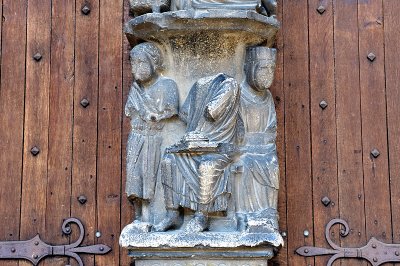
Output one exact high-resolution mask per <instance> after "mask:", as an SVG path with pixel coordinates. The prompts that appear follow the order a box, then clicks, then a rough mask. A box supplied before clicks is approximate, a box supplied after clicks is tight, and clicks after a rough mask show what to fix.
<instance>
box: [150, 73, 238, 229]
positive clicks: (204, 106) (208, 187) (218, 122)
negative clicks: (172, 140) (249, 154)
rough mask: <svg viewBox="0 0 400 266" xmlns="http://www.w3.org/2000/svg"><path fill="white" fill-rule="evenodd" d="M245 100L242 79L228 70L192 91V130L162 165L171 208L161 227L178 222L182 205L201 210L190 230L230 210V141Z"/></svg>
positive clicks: (188, 113)
mask: <svg viewBox="0 0 400 266" xmlns="http://www.w3.org/2000/svg"><path fill="white" fill-rule="evenodd" d="M239 101H240V93H239V85H238V83H237V82H236V80H235V79H233V78H231V77H229V76H227V75H225V74H218V75H216V76H212V77H208V78H203V79H200V80H199V81H197V82H196V83H195V84H194V86H193V87H192V89H191V90H190V92H189V95H188V98H187V99H186V101H185V103H184V105H183V107H182V109H181V112H180V118H181V119H182V120H183V121H184V122H185V123H186V125H187V127H186V132H187V133H186V135H185V136H184V137H183V139H182V140H181V142H180V143H178V144H176V145H174V146H172V147H170V148H169V149H168V150H167V152H168V153H169V154H167V155H166V157H165V159H164V161H163V165H162V168H161V169H162V176H163V183H164V189H165V200H166V206H167V211H168V212H167V217H166V218H165V219H164V220H163V221H162V222H161V223H159V224H158V225H156V226H155V230H156V231H165V230H167V229H169V228H171V227H173V226H174V225H176V220H177V216H178V208H179V207H185V208H188V209H191V210H193V211H195V215H194V217H193V218H192V220H190V221H189V223H188V225H187V227H186V230H188V231H190V232H201V231H203V230H205V229H206V228H207V226H208V225H207V220H208V213H210V212H219V211H226V210H227V206H228V189H227V184H228V179H229V172H228V171H225V170H226V168H227V166H228V165H229V164H230V162H231V161H232V160H231V156H230V154H229V149H228V148H227V146H226V145H228V146H229V143H232V142H234V139H235V137H236V133H237V121H238V115H239Z"/></svg>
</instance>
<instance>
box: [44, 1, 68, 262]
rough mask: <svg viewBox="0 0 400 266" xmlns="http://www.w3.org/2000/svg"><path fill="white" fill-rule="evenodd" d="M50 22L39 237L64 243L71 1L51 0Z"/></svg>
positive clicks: (50, 260) (52, 241)
mask: <svg viewBox="0 0 400 266" xmlns="http://www.w3.org/2000/svg"><path fill="white" fill-rule="evenodd" d="M51 26H52V29H51V62H50V92H49V94H50V96H49V154H48V162H47V163H48V165H47V168H48V170H47V171H48V180H47V189H46V191H47V199H46V201H47V206H46V217H45V219H46V232H45V233H44V234H43V239H44V240H45V241H47V242H48V243H58V244H62V243H63V244H67V243H68V239H65V236H64V235H63V234H62V231H61V230H60V228H61V227H60V226H61V225H62V223H63V220H64V219H66V218H68V217H70V211H71V203H70V199H71V173H72V118H73V113H72V112H73V92H74V38H75V36H74V32H75V1H73V0H53V1H52V22H51ZM63 237H64V240H63ZM66 264H68V259H67V258H49V259H47V260H45V261H44V263H43V265H60V266H64V265H66Z"/></svg>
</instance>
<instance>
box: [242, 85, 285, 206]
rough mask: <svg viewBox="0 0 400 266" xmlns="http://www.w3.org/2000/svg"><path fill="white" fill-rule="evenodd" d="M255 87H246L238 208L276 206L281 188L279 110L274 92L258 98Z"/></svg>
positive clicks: (243, 104)
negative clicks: (278, 139)
mask: <svg viewBox="0 0 400 266" xmlns="http://www.w3.org/2000/svg"><path fill="white" fill-rule="evenodd" d="M248 90H252V89H251V88H245V89H242V96H241V107H240V115H241V118H242V120H243V124H244V128H245V134H244V139H243V143H242V150H243V154H242V156H241V157H240V162H239V164H240V165H242V166H243V173H242V175H241V177H238V178H237V180H236V191H235V197H236V205H237V207H236V208H237V211H238V212H245V213H248V212H259V211H263V210H266V209H269V208H272V209H276V207H277V206H276V202H277V192H278V189H279V166H278V158H277V154H276V145H275V138H276V112H275V105H274V101H273V98H272V95H271V93H270V92H269V91H267V97H266V98H265V99H264V100H260V99H259V98H255V97H254V96H253V95H252V93H251V92H249V91H248Z"/></svg>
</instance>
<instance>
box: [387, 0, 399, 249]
mask: <svg viewBox="0 0 400 266" xmlns="http://www.w3.org/2000/svg"><path fill="white" fill-rule="evenodd" d="M384 11H385V14H384V17H385V70H386V101H387V120H388V138H389V140H388V143H389V162H390V165H389V166H390V167H389V169H390V187H391V189H390V190H391V205H392V221H393V225H392V230H393V241H394V242H395V243H400V214H399V212H398V211H397V210H398V209H399V207H400V202H399V199H400V127H399V125H400V105H399V99H400V89H399V88H400V79H399V73H400V63H399V62H400V53H399V40H400V31H399V29H400V19H399V14H400V2H399V1H397V0H384Z"/></svg>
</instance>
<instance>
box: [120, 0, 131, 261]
mask: <svg viewBox="0 0 400 266" xmlns="http://www.w3.org/2000/svg"><path fill="white" fill-rule="evenodd" d="M123 8H124V19H123V21H124V23H126V22H128V21H129V19H131V16H130V14H129V13H130V12H129V9H130V8H129V0H124V7H123ZM122 34H123V36H122V39H123V45H122V69H123V70H122V71H123V72H122V75H123V78H122V91H123V97H122V98H123V100H124V101H123V103H124V104H123V107H124V106H125V102H126V100H127V99H128V94H129V90H130V87H131V84H132V80H133V76H132V67H131V63H130V56H129V54H130V49H131V46H130V44H129V42H128V39H127V38H126V37H125V34H124V33H122ZM121 116H122V117H123V120H122V138H121V141H122V145H121V147H122V148H121V158H122V161H121V165H122V182H121V229H123V228H124V227H125V226H126V225H128V224H129V223H131V222H132V220H133V205H132V204H131V203H130V202H129V201H128V198H127V196H126V193H125V183H126V144H127V142H128V135H129V132H130V130H131V124H130V120H129V118H127V117H125V113H124V108H122V114H121ZM131 261H132V259H131V258H130V257H129V256H128V251H127V249H124V248H123V249H121V252H120V265H130V264H131Z"/></svg>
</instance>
